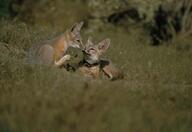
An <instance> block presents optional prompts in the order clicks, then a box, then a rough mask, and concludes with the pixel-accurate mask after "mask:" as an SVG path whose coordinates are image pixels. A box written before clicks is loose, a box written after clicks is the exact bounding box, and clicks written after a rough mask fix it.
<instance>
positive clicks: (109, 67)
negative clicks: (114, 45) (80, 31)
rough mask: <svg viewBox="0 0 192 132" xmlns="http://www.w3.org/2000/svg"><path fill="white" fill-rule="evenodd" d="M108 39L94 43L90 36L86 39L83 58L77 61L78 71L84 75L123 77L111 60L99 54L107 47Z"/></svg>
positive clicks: (112, 78)
mask: <svg viewBox="0 0 192 132" xmlns="http://www.w3.org/2000/svg"><path fill="white" fill-rule="evenodd" d="M109 45H110V39H105V40H103V41H101V42H99V43H98V44H97V45H94V44H93V42H92V41H91V38H89V39H88V41H87V43H86V45H85V47H84V49H83V50H82V51H83V57H84V58H83V60H82V61H81V62H80V63H79V69H78V70H79V71H80V73H81V74H83V75H84V76H86V77H89V78H99V77H100V76H101V73H102V75H105V76H107V77H108V78H110V80H116V79H121V78H123V73H122V72H121V71H120V70H119V69H117V68H116V67H115V66H114V65H113V64H112V62H111V61H109V60H105V59H102V58H101V56H102V55H103V54H104V53H105V52H106V50H107V49H108V48H109Z"/></svg>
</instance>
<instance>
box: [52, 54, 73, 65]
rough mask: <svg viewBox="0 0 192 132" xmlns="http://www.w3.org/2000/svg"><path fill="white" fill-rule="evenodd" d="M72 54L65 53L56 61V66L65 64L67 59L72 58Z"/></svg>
mask: <svg viewBox="0 0 192 132" xmlns="http://www.w3.org/2000/svg"><path fill="white" fill-rule="evenodd" d="M70 58H71V56H70V55H65V56H63V57H62V58H61V59H60V60H58V61H55V66H56V67H60V66H61V65H63V64H64V63H65V62H66V61H68V60H70Z"/></svg>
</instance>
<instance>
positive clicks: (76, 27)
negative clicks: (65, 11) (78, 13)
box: [71, 21, 84, 34]
mask: <svg viewBox="0 0 192 132" xmlns="http://www.w3.org/2000/svg"><path fill="white" fill-rule="evenodd" d="M83 24H84V22H83V21H82V22H80V23H75V24H74V25H73V26H72V27H71V32H73V33H74V34H78V33H79V32H80V30H81V28H82V26H83Z"/></svg>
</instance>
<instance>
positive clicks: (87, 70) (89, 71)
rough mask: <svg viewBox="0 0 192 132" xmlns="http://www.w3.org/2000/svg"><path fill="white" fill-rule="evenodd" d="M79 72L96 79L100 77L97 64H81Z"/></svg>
mask: <svg viewBox="0 0 192 132" xmlns="http://www.w3.org/2000/svg"><path fill="white" fill-rule="evenodd" d="M79 71H80V73H81V74H82V75H83V76H85V77H88V78H95V79H98V78H99V77H100V68H99V66H93V67H86V66H82V67H80V68H79Z"/></svg>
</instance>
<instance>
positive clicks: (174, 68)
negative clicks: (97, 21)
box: [0, 21, 192, 132]
mask: <svg viewBox="0 0 192 132" xmlns="http://www.w3.org/2000/svg"><path fill="white" fill-rule="evenodd" d="M1 26H2V30H1V31H0V40H1V43H0V50H1V51H0V131H4V132H12V131H19V132H34V131H35V132H38V131H39V132H42V131H46V132H53V131H57V132H59V131H62V132H63V131H66V132H69V131H75V132H117V131H120V132H127V131H131V132H132V131H133V132H135V131H142V132H149V131H152V132H154V131H155V132H162V131H163V132H171V131H174V132H189V131H190V130H191V129H192V125H191V124H192V103H191V102H192V78H191V77H192V67H191V65H192V61H191V57H192V49H191V48H190V47H191V45H190V44H191V42H192V38H187V39H185V40H177V41H175V42H174V43H173V44H169V45H168V44H167V45H166V44H165V45H162V46H158V47H153V46H150V44H149V43H150V42H149V39H148V38H147V35H146V33H143V32H141V31H139V30H133V31H125V30H124V29H121V28H116V27H113V26H111V25H107V26H106V25H105V27H103V28H102V29H100V30H98V31H95V32H88V29H85V30H84V31H83V38H87V37H88V36H89V35H92V36H93V37H94V41H96V42H99V41H100V40H102V39H104V38H106V37H108V38H111V42H112V43H111V46H110V49H109V50H108V53H107V54H106V56H107V57H108V58H110V59H111V60H112V61H113V62H114V63H115V64H116V65H117V66H118V67H119V68H121V69H122V70H123V72H124V73H125V78H124V79H123V80H117V81H114V82H111V81H108V80H102V79H99V80H88V79H86V78H83V77H81V76H80V75H79V74H78V73H70V72H67V71H65V70H64V69H56V68H53V67H44V66H38V65H35V66H32V65H29V64H27V63H26V59H27V52H28V49H29V47H30V46H32V45H33V44H34V43H37V42H38V41H40V40H43V39H46V38H50V37H52V36H54V35H56V34H57V33H58V32H57V31H55V30H53V29H51V28H48V27H41V28H40V27H38V26H29V25H27V24H24V23H20V22H19V23H14V22H9V21H1ZM53 31H54V32H53ZM85 40H86V39H85ZM85 40H84V41H85ZM186 47H188V48H186Z"/></svg>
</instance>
